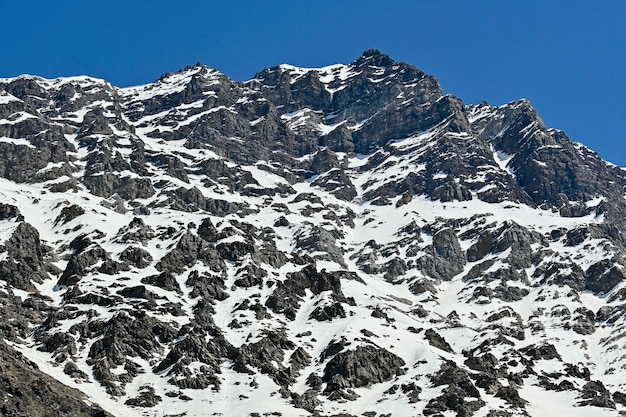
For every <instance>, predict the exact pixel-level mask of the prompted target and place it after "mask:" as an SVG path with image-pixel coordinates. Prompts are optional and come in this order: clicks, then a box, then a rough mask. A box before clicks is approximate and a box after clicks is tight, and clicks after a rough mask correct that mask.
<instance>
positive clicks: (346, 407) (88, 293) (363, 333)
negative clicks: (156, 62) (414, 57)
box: [0, 50, 626, 416]
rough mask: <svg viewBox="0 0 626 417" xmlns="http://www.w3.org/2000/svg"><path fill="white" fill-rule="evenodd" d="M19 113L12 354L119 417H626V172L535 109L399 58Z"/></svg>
mask: <svg viewBox="0 0 626 417" xmlns="http://www.w3.org/2000/svg"><path fill="white" fill-rule="evenodd" d="M0 92H1V94H0V150H1V151H2V152H0V177H1V178H0V193H1V194H2V197H3V198H2V201H3V203H2V204H1V205H0V245H1V246H0V296H1V297H2V303H1V304H0V306H1V307H2V317H3V319H4V320H3V325H2V327H0V332H1V334H2V336H3V338H4V339H5V340H6V341H7V343H9V344H10V345H11V346H12V348H13V349H17V350H18V351H20V352H22V354H23V355H25V356H26V357H27V358H29V359H30V360H32V361H33V362H34V363H36V364H37V365H38V366H39V368H40V369H41V370H42V371H43V372H46V373H48V374H49V375H51V376H52V377H54V378H56V379H57V380H59V381H60V382H62V383H64V384H66V385H69V386H71V387H73V388H76V389H78V390H80V391H82V392H83V393H85V394H86V395H87V396H89V398H90V401H91V402H93V403H97V404H98V405H99V406H100V407H102V408H103V409H104V410H106V411H107V412H109V413H111V414H112V415H116V416H122V415H123V416H141V415H156V416H165V415H185V416H201V415H202V416H205V415H243V416H247V415H270V413H281V414H282V415H289V416H296V415H302V416H308V415H322V416H326V415H342V414H343V415H354V416H360V415H367V416H382V415H393V416H405V415H459V416H466V415H476V416H507V415H530V416H542V415H546V414H549V413H552V414H563V413H570V414H572V415H577V414H579V415H585V416H588V415H618V414H619V413H621V412H623V411H625V410H626V409H625V408H624V407H625V405H626V394H625V393H626V388H625V387H624V382H623V381H624V369H625V366H626V359H625V357H623V353H622V352H623V348H624V342H623V340H624V339H623V338H624V335H626V333H625V329H624V313H625V305H626V304H625V302H624V300H625V298H626V295H625V294H626V292H625V291H626V290H625V289H624V288H625V284H624V277H625V274H626V269H625V267H626V263H625V258H624V249H625V242H624V237H623V236H624V232H625V230H626V229H625V228H626V224H625V223H624V220H623V219H624V218H625V217H624V214H625V213H626V200H625V199H624V186H625V185H626V173H625V172H624V171H623V170H622V169H621V168H619V167H616V166H613V165H611V164H609V163H606V162H605V161H603V160H601V159H600V158H599V157H598V156H597V154H595V153H594V152H593V151H591V150H589V149H588V148H586V147H584V146H583V145H581V144H576V143H572V142H570V141H569V139H568V138H567V136H566V135H565V134H564V133H563V132H561V131H559V130H555V129H548V128H546V126H545V125H544V124H543V122H542V121H541V119H540V118H539V116H538V115H537V113H536V112H535V110H534V109H533V108H532V106H531V105H530V103H529V102H528V101H526V100H520V101H517V102H513V103H509V104H506V105H503V106H499V107H496V106H491V105H489V104H487V103H481V104H478V105H466V104H464V103H463V102H462V101H461V100H460V99H459V98H457V97H455V96H453V95H449V94H444V93H443V91H442V88H441V87H440V86H439V84H438V82H437V80H436V79H435V78H434V77H432V76H429V75H427V74H424V73H423V72H421V71H419V70H418V69H416V68H415V67H413V66H410V65H408V64H404V63H397V62H394V61H393V60H392V59H391V58H389V57H388V56H386V55H384V54H382V53H380V52H378V51H374V50H370V51H366V52H365V53H364V54H363V55H362V56H361V57H360V58H359V59H358V60H356V61H355V62H353V63H351V64H349V65H334V66H330V67H325V68H319V69H305V68H298V67H294V66H290V65H280V66H277V67H274V68H270V69H266V70H264V71H262V72H260V73H259V74H257V75H256V76H255V77H254V78H253V79H252V80H250V81H248V82H245V83H240V82H235V81H232V80H230V79H229V78H228V77H226V76H224V75H223V74H220V73H219V72H217V71H215V70H213V69H210V68H208V67H205V66H202V65H196V66H194V67H188V68H185V69H183V70H181V71H179V72H177V73H174V74H165V75H163V76H162V77H161V78H160V79H159V80H157V81H155V82H154V83H151V84H147V85H144V86H138V87H131V88H122V89H120V88H116V87H114V86H112V85H110V84H108V83H106V82H105V81H102V80H97V79H92V78H88V77H73V78H61V79H56V80H45V79H41V78H38V77H31V76H23V77H18V78H14V79H0ZM22 411H23V410H22ZM8 413H9V411H7V412H5V414H7V415H12V414H8ZM146 413H147V414H146ZM207 413H209V414H207Z"/></svg>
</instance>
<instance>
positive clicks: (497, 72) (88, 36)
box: [0, 0, 626, 165]
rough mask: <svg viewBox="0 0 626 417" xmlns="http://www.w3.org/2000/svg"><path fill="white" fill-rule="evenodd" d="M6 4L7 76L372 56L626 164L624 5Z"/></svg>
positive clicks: (145, 76) (141, 75) (132, 73)
mask: <svg viewBox="0 0 626 417" xmlns="http://www.w3.org/2000/svg"><path fill="white" fill-rule="evenodd" d="M3 3H4V4H2V5H0V11H1V14H2V15H3V16H4V18H3V19H2V24H0V36H1V38H0V39H2V40H3V47H2V49H1V50H0V54H1V55H0V56H1V58H0V77H9V76H15V75H19V74H24V73H28V74H36V75H41V76H44V77H57V76H63V75H80V74H86V75H91V76H95V77H100V78H104V79H106V80H108V81H110V82H111V83H113V84H115V85H118V86H128V85H137V84H144V83H147V82H150V81H153V80H155V79H157V78H158V77H159V76H160V75H161V74H162V73H164V72H168V71H176V70H177V69H179V68H182V67H184V66H186V65H193V64H195V63H196V62H202V63H204V64H206V65H209V66H211V67H213V68H216V69H218V70H220V71H222V72H223V73H225V74H226V75H228V76H230V77H231V78H234V79H236V80H246V79H249V78H251V77H252V76H253V75H254V74H255V73H256V72H258V71H260V70H262V69H263V68H266V67H270V66H273V65H276V64H279V63H290V64H294V65H299V66H307V67H319V66H324V65H329V64H334V63H349V62H351V61H353V60H355V59H356V58H358V56H359V55H360V54H361V53H362V52H363V51H364V50H366V49H369V48H377V49H380V50H381V51H383V52H385V53H386V54H388V55H390V56H391V57H392V58H393V59H395V60H396V61H404V62H408V63H410V64H413V65H415V66H417V67H418V68H420V69H422V70H424V71H426V72H427V73H430V74H433V75H434V76H436V77H437V78H438V79H439V81H440V83H441V84H442V86H443V88H444V91H445V92H447V93H452V94H455V95H457V96H458V97H460V98H461V99H463V100H464V101H465V102H466V103H478V102H480V101H482V100H486V101H488V102H490V103H492V104H503V103H506V102H509V101H512V100H516V99H518V98H522V97H524V98H528V99H529V100H530V101H531V102H532V104H533V105H534V106H535V107H536V108H537V110H538V112H539V114H540V116H541V117H542V118H543V120H544V122H545V123H546V125H548V126H550V127H556V128H559V129H562V130H564V131H565V132H566V133H567V134H568V136H569V137H570V138H571V139H572V140H575V141H579V142H583V143H584V144H586V145H587V146H589V147H591V148H592V149H594V150H596V151H597V152H598V153H599V154H600V155H601V156H603V157H604V158H605V159H608V160H609V161H611V162H614V163H617V164H619V165H626V129H624V128H623V125H624V121H625V119H626V24H625V22H626V2H625V1H611V0H606V1H595V2H593V1H582V0H580V1H576V0H572V1H556V0H553V1H549V0H544V1H538V0H527V1H514V0H506V1H478V0H474V1H461V0H459V1H443V0H442V1H433V0H428V1H416V0H414V1H400V0H398V1H394V0H386V1H369V0H360V1H352V0H350V1H340V0H336V1H327V0H316V1H312V2H306V1H291V2H287V1H272V0H267V1H228V2H226V1H220V2H218V1H210V0H206V1H200V0H197V1H192V0H169V1H162V0H134V1H132V0H126V1H118V0H109V1H103V2H95V1H79V0H75V1H70V0H57V1H54V2H53V1H49V0H24V1H6V2H3Z"/></svg>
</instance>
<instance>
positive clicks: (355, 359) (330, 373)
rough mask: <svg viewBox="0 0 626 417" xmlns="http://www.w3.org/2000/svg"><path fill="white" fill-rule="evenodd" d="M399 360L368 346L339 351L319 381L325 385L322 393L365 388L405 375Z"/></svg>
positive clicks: (402, 363)
mask: <svg viewBox="0 0 626 417" xmlns="http://www.w3.org/2000/svg"><path fill="white" fill-rule="evenodd" d="M404 365H405V362H404V360H402V358H400V357H398V356H396V355H394V354H393V353H391V352H389V351H387V350H385V349H382V348H378V347H374V346H371V345H365V346H357V348H356V349H354V350H347V351H343V352H339V353H338V354H337V355H335V356H334V357H333V358H332V359H331V360H330V361H329V362H328V363H327V364H326V367H325V368H324V375H323V376H322V380H323V381H324V382H326V383H327V386H326V389H325V391H324V392H325V393H326V394H331V393H332V392H335V391H339V390H343V389H346V388H359V387H366V386H370V385H372V384H377V383H380V382H384V381H389V380H390V379H392V378H393V377H394V376H396V375H401V374H402V373H404V371H403V369H402V367H403V366H404Z"/></svg>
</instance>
